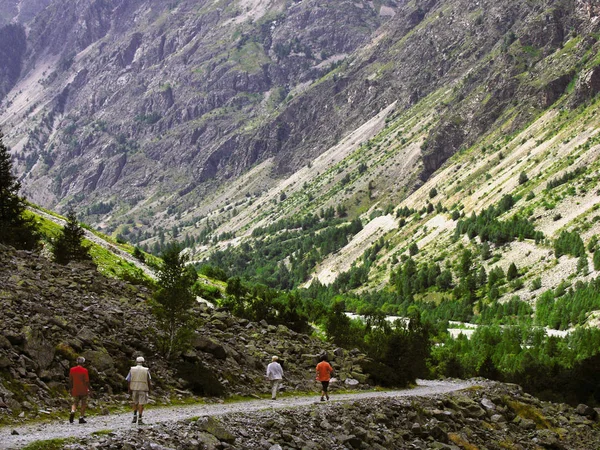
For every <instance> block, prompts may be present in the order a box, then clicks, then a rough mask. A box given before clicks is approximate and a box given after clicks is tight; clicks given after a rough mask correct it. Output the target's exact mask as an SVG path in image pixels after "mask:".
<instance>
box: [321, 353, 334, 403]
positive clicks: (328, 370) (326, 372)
mask: <svg viewBox="0 0 600 450" xmlns="http://www.w3.org/2000/svg"><path fill="white" fill-rule="evenodd" d="M332 376H333V367H331V364H329V362H327V355H322V356H321V362H320V363H319V364H317V381H320V382H321V401H322V402H324V401H325V398H327V400H329V394H328V393H327V389H328V388H329V380H331V377H332Z"/></svg>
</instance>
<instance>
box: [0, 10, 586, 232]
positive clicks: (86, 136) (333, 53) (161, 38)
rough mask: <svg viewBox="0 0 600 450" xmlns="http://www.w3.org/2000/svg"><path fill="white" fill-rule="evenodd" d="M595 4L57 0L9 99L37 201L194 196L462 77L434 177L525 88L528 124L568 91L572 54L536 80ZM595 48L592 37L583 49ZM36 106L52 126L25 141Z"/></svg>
mask: <svg viewBox="0 0 600 450" xmlns="http://www.w3.org/2000/svg"><path fill="white" fill-rule="evenodd" d="M390 11H391V12H392V13H394V14H393V16H392V14H390ZM595 15H596V5H595V2H581V1H579V2H578V1H574V0H573V1H567V2H561V3H558V4H556V3H555V2H547V3H544V2H542V3H539V2H538V3H534V4H533V3H529V2H509V1H501V2H497V1H484V2H483V3H481V2H480V3H478V4H477V3H473V2H469V1H467V0H453V1H449V0H447V1H434V0H430V1H419V2H405V1H401V0H398V1H394V2H388V4H387V6H386V8H385V9H384V10H383V9H380V8H378V7H376V6H374V4H373V3H371V2H366V1H365V2H362V1H361V2H350V1H338V2H326V3H323V2H317V1H311V0H305V1H302V2H293V3H289V4H286V5H285V6H284V5H282V4H280V3H271V2H267V1H265V2H257V3H256V5H254V7H251V8H246V6H245V5H242V4H241V3H239V2H237V1H233V0H231V1H228V2H225V3H223V4H222V5H221V4H220V6H215V5H213V4H212V3H210V2H207V3H201V4H198V3H197V2H192V1H182V2H178V3H177V4H176V5H175V4H168V3H165V2H158V1H154V0H137V1H123V0H104V1H97V2H71V1H66V0H56V1H54V2H52V4H51V5H50V6H48V7H47V8H46V9H44V10H43V12H41V13H40V14H39V15H38V16H37V17H36V20H35V21H34V22H33V23H32V24H31V31H30V32H29V35H28V50H27V57H26V63H25V69H24V70H23V71H21V75H22V76H21V81H22V82H23V83H24V84H23V85H20V86H19V89H21V88H24V89H25V91H23V92H21V93H20V94H19V92H20V91H16V92H15V91H13V92H11V94H10V95H8V97H7V98H6V100H5V107H6V106H7V104H8V103H7V102H10V105H12V106H9V107H8V108H5V110H4V112H3V115H2V119H1V120H2V121H3V123H4V124H5V125H4V127H5V132H7V134H8V135H9V139H8V140H9V142H8V143H9V144H11V143H12V144H15V146H14V150H15V153H17V154H18V161H19V162H20V164H19V169H20V171H22V172H23V173H26V175H27V176H26V177H25V178H24V180H23V184H24V188H25V193H26V194H27V195H28V196H29V197H30V198H31V199H32V200H33V201H36V202H39V203H42V204H43V205H45V206H51V207H52V206H55V205H57V204H58V203H59V202H61V200H63V199H66V198H69V199H71V201H74V202H76V203H79V204H80V205H81V207H82V208H81V209H83V207H84V206H91V205H94V204H97V203H98V202H100V201H107V200H108V199H111V198H112V199H113V200H114V202H115V203H119V202H123V203H126V204H127V208H126V209H129V206H131V205H136V204H137V203H139V202H140V201H141V200H143V199H147V198H149V197H151V196H154V195H158V196H162V195H167V194H168V195H171V194H172V193H173V192H177V193H178V196H177V197H178V198H176V199H171V200H170V201H171V202H173V201H175V200H177V201H181V203H182V205H181V207H180V208H181V209H183V208H186V207H190V206H193V205H194V202H195V201H197V199H198V198H203V197H205V196H206V194H209V193H211V192H213V191H214V189H215V183H214V181H215V180H216V181H218V182H223V181H225V180H228V179H232V178H235V177H238V176H240V175H241V174H242V173H244V172H245V171H246V170H248V168H250V167H252V166H253V165H255V164H256V163H259V162H261V161H264V160H265V159H267V158H274V160H275V168H274V172H275V174H276V175H278V174H284V173H289V172H290V171H294V170H296V169H298V168H299V167H301V166H303V165H305V164H306V163H307V162H309V161H311V160H312V159H314V158H315V157H316V156H317V155H319V154H320V153H321V152H322V151H324V150H325V149H326V148H327V147H328V146H330V145H332V144H334V143H335V142H336V141H337V140H338V139H339V138H340V137H341V136H343V135H344V134H345V133H347V132H349V131H350V130H353V129H355V128H356V127H357V126H359V125H361V124H362V123H364V122H365V121H366V120H367V119H368V118H370V117H372V116H373V115H375V114H377V113H378V112H379V111H381V110H382V109H383V108H385V107H387V106H388V105H390V104H392V103H393V102H395V101H397V102H398V105H399V107H400V108H412V107H417V106H418V104H419V102H420V101H421V100H423V99H424V98H426V97H427V96H428V95H430V94H432V93H434V92H436V91H438V90H439V89H442V88H444V89H452V90H454V91H455V92H456V95H455V97H454V99H453V100H452V101H450V102H448V103H447V104H445V105H439V107H438V111H437V112H436V113H437V118H439V120H435V121H434V122H433V123H432V128H431V134H430V139H428V140H427V144H426V145H424V146H423V169H424V170H423V173H422V178H424V179H426V178H427V177H428V176H429V175H430V174H431V173H433V172H434V171H435V170H436V169H437V168H439V166H440V165H441V164H443V162H444V161H445V160H446V159H447V158H448V157H449V156H451V155H452V154H453V153H454V152H456V151H457V150H458V149H460V148H461V147H464V146H468V145H469V144H470V143H472V142H473V141H474V140H475V139H477V138H478V137H481V136H482V135H483V134H485V133H487V132H488V131H489V130H490V129H492V128H493V125H494V123H495V122H496V121H497V120H498V119H499V118H500V117H502V115H503V114H504V113H505V112H506V111H507V110H510V109H511V108H513V106H514V105H512V102H513V101H514V99H515V98H518V99H519V102H520V104H521V106H523V108H522V109H523V110H524V111H525V112H524V113H523V115H522V116H519V120H516V121H515V123H514V126H515V127H517V128H518V126H519V124H522V123H524V122H525V121H526V120H527V118H528V117H529V116H530V115H531V114H532V112H530V106H532V105H533V106H534V107H535V108H545V107H547V106H548V105H550V104H552V103H553V102H554V101H555V100H556V99H557V98H559V97H560V96H561V95H563V93H564V92H565V90H566V86H567V85H568V83H569V82H570V80H571V79H572V77H573V76H575V75H576V73H575V72H574V66H573V65H570V64H571V63H569V64H566V66H565V67H561V66H560V65H557V64H556V63H553V67H555V68H556V71H557V73H555V74H554V75H553V76H552V77H550V78H548V80H544V82H543V83H537V84H536V83H533V82H530V81H529V80H530V79H535V78H536V77H541V76H542V75H541V74H542V73H543V71H544V67H545V66H547V64H546V63H545V62H544V58H545V57H547V56H549V55H552V54H553V53H554V52H556V51H557V50H558V49H560V48H561V46H562V45H563V44H564V43H565V42H566V41H567V40H568V39H569V38H570V36H571V35H570V34H569V33H570V32H572V33H582V34H585V33H591V32H593V31H595V28H596V27H597V26H598V25H597V21H596V20H595V17H596V16H595ZM592 45H594V43H593V42H592V41H591V40H582V42H581V43H580V44H579V45H578V47H577V52H578V53H579V54H581V55H583V54H585V52H586V51H588V50H589V49H590V46H592ZM338 64H341V66H340V67H337V68H335V66H336V65H338ZM548 64H550V63H548ZM42 66H43V67H44V68H45V70H41V69H39V68H40V67H42ZM567 66H568V67H567ZM527 71H529V72H530V75H531V76H530V77H529V78H528V77H526V76H520V77H518V75H522V74H524V73H526V72H527ZM544 77H545V74H544ZM582 79H583V78H582ZM24 80H27V82H25V81H24ZM582 83H583V82H582ZM590 83H591V84H590ZM40 85H41V86H42V87H43V88H42V89H37V88H36V89H37V90H35V92H34V91H33V90H31V89H30V88H31V86H40ZM588 85H589V87H585V86H588ZM585 86H583V85H582V88H581V89H580V90H581V91H582V92H585V93H584V94H582V95H584V96H589V95H594V92H595V91H594V87H593V86H594V81H593V76H592V79H590V80H589V83H588V84H586V85H585ZM15 90H16V88H15ZM0 94H1V93H0ZM25 105H27V107H25ZM29 106H31V109H29ZM36 106H39V108H37V109H36V108H34V107H36ZM30 110H35V113H34V114H32V115H31V117H29V116H28V112H29V111H30ZM26 111H27V113H26ZM528 115H529V116H528ZM457 117H458V118H460V119H461V121H460V123H457V122H456V120H455V119H456V118H457ZM24 119H26V120H34V121H36V122H35V123H36V125H38V126H36V127H30V128H34V129H33V130H32V131H31V132H28V135H27V136H26V135H25V129H26V128H25V127H22V128H19V127H18V125H19V123H20V122H21V121H22V120H24ZM25 137H26V139H24V138H25ZM175 173H176V174H177V176H174V174H175ZM179 197H180V198H179ZM144 208H146V206H144V207H142V208H141V210H140V211H142V212H143V211H145V209H144ZM155 208H157V209H161V208H162V207H160V205H155ZM110 219H111V220H116V221H118V220H121V219H119V215H118V214H113V215H112V216H111V217H110Z"/></svg>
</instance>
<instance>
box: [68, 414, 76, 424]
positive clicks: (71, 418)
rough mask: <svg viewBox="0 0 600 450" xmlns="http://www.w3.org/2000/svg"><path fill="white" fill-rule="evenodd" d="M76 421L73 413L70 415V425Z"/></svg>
mask: <svg viewBox="0 0 600 450" xmlns="http://www.w3.org/2000/svg"><path fill="white" fill-rule="evenodd" d="M74 420H75V413H74V412H71V414H69V423H73V421H74Z"/></svg>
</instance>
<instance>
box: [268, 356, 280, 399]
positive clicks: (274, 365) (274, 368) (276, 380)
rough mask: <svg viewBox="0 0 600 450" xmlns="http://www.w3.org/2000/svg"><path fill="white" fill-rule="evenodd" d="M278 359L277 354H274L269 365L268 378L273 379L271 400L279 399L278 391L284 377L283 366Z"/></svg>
mask: <svg viewBox="0 0 600 450" xmlns="http://www.w3.org/2000/svg"><path fill="white" fill-rule="evenodd" d="M278 359H279V358H278V357H277V356H273V357H272V358H271V364H269V365H268V366H267V378H268V379H269V380H271V400H277V391H278V390H279V386H281V380H282V379H283V368H282V367H281V364H279V362H278Z"/></svg>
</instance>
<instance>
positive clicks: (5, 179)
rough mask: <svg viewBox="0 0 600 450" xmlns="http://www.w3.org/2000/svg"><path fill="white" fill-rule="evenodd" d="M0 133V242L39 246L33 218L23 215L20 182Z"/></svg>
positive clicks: (24, 206)
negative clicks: (14, 172)
mask: <svg viewBox="0 0 600 450" xmlns="http://www.w3.org/2000/svg"><path fill="white" fill-rule="evenodd" d="M2 137H3V136H2V134H1V133H0V243H2V244H8V245H12V246H13V247H16V248H19V249H23V250H33V249H35V248H37V247H38V246H39V232H38V229H37V223H36V222H35V219H33V218H28V217H26V216H25V214H24V213H25V209H26V205H25V199H24V198H23V197H20V196H19V190H20V189H21V183H20V182H19V181H18V180H17V178H16V177H15V176H14V175H13V173H12V161H11V159H10V154H9V153H8V148H6V146H5V145H4V143H3V142H2Z"/></svg>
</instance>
